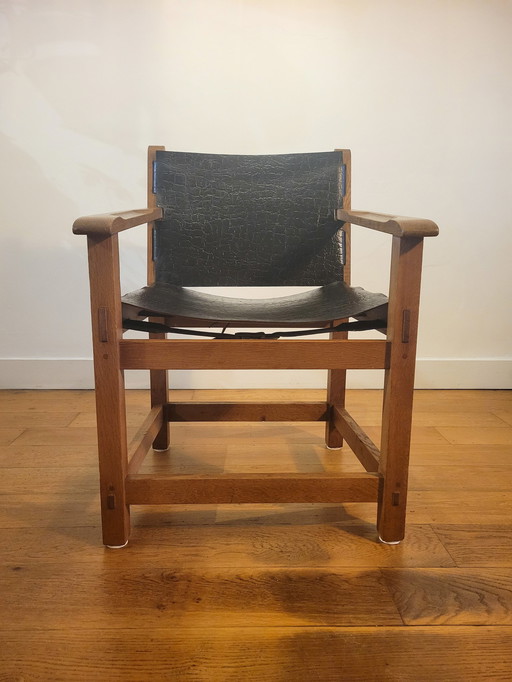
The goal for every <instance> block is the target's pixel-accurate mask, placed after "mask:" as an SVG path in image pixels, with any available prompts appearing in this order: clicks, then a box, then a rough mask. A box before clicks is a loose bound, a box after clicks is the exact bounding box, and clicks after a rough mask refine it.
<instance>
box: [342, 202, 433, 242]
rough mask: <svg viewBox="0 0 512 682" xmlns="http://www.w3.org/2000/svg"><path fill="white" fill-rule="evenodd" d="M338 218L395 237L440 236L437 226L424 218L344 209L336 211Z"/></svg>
mask: <svg viewBox="0 0 512 682" xmlns="http://www.w3.org/2000/svg"><path fill="white" fill-rule="evenodd" d="M336 217H337V219H338V220H343V221H344V222H346V223H351V224H353V225H362V226H363V227H369V228H370V229H371V230H378V231H379V232H387V233H388V234H392V235H394V236H395V237H435V236H436V235H438V234H439V228H438V227H437V225H436V224H435V223H434V222H432V220H425V219H423V218H407V217H406V216H395V215H388V214H387V213H371V212H369V211H345V210H344V209H342V208H339V209H338V210H337V211H336Z"/></svg>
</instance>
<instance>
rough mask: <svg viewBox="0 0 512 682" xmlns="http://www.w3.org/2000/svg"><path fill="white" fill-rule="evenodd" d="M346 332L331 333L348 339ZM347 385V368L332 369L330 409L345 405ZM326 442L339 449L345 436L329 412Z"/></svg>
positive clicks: (331, 448) (328, 383)
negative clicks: (335, 424)
mask: <svg viewBox="0 0 512 682" xmlns="http://www.w3.org/2000/svg"><path fill="white" fill-rule="evenodd" d="M347 337H348V334H347V333H346V332H333V333H331V334H330V335H329V338H331V339H346V338H347ZM346 385H347V370H346V369H330V370H329V372H328V374H327V403H328V405H329V411H330V412H332V409H331V408H332V407H333V406H334V405H336V407H345V389H346ZM325 444H326V446H327V447H328V448H329V449H330V450H338V449H339V448H341V447H343V438H342V436H341V434H340V432H339V431H337V430H336V428H335V427H334V421H333V419H332V417H331V415H330V414H329V418H328V419H327V421H326V422H325Z"/></svg>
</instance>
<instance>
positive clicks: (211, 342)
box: [73, 147, 438, 547]
mask: <svg viewBox="0 0 512 682" xmlns="http://www.w3.org/2000/svg"><path fill="white" fill-rule="evenodd" d="M350 168H351V167H350V152H349V151H348V150H338V151H334V152H327V153H315V154H286V155H274V156H237V155H234V156H228V155H213V154H186V153H178V152H167V151H165V149H164V148H163V147H150V148H149V154H148V207H147V208H144V209H140V210H135V211H125V212H120V213H112V214H105V215H98V216H86V217H82V218H78V219H77V220H76V221H75V223H74V226H73V231H74V233H75V234H79V235H87V242H88V253H89V272H90V290H91V311H92V334H93V348H94V369H95V384H96V404H97V428H98V452H99V466H100V495H101V506H102V525H103V541H104V543H105V544H106V545H107V546H109V547H122V546H124V545H125V544H126V543H127V542H128V538H129V533H130V505H133V504H137V505H140V504H194V503H200V504H207V503H211V504H223V503H230V502H233V503H250V502H261V503H267V502H279V503H287V502H318V503H343V502H358V501H364V502H369V501H372V502H375V503H376V505H377V530H378V536H379V538H380V540H381V541H383V542H386V543H398V542H400V541H401V540H402V539H403V537H404V530H405V514H406V500H407V474H408V459H409V443H410V432H411V418H412V397H413V385H414V367H415V354H416V337H417V326H418V308H419V295H420V279H421V262H422V249H423V239H424V237H429V236H435V235H436V234H437V233H438V228H437V226H436V225H435V223H433V222H432V221H430V220H422V219H416V218H406V217H399V216H392V215H384V214H375V213H368V212H361V211H352V210H351V209H350V186H351V172H350ZM146 223H147V224H148V284H147V286H145V287H142V288H141V289H139V290H138V291H135V292H130V293H128V294H125V295H124V296H122V295H121V290H120V283H119V254H118V233H119V232H121V231H123V230H126V229H129V228H132V227H134V226H136V225H141V224H146ZM351 225H358V226H362V227H364V228H369V229H371V230H377V231H379V232H385V233H387V234H389V235H390V238H391V240H392V250H391V271H390V285H389V293H388V296H385V295H384V294H379V293H372V292H368V291H365V290H364V289H361V288H357V287H351V286H350V229H351V228H350V226H351ZM263 285H265V286H269V285H272V286H287V285H304V286H314V287H316V288H315V289H313V290H311V291H308V292H306V293H303V294H294V295H290V296H279V297H277V298H274V299H261V300H260V299H249V300H248V299H235V298H228V297H225V296H217V295H215V294H213V293H209V294H204V293H199V292H197V291H195V290H194V289H193V287H216V286H263ZM349 318H350V319H352V320H353V321H351V322H350V321H349ZM265 327H266V328H273V329H275V328H278V330H279V331H278V332H272V333H270V334H268V333H265V332H264V331H263V330H264V328H265ZM234 328H235V329H245V330H246V329H256V331H252V332H247V331H243V332H235V333H233V332H232V329H234ZM127 329H136V330H139V331H144V332H147V333H148V338H147V339H125V338H123V333H124V331H126V330H127ZM361 329H378V330H379V331H381V332H382V333H383V337H382V339H372V340H360V339H352V338H350V339H349V338H348V332H349V331H352V330H354V331H357V330H361ZM260 330H261V331H260ZM169 332H174V333H175V334H178V335H180V338H178V339H173V340H170V339H167V338H166V334H167V333H169ZM320 332H323V333H324V334H325V333H326V332H328V333H329V338H328V339H322V340H319V339H316V338H315V336H314V335H315V334H316V333H320ZM298 335H301V336H305V338H300V339H295V338H291V337H294V336H298ZM181 337H183V338H181ZM194 337H197V338H194ZM206 337H208V338H206ZM210 337H211V338H210ZM258 368H262V369H299V368H300V369H317V368H322V369H328V370H329V373H328V386H327V394H326V399H325V401H321V402H302V403H297V404H289V403H284V402H283V403H272V404H271V405H265V404H261V403H223V404H213V403H195V404H194V403H182V404H180V403H170V402H169V397H168V377H167V370H169V369H190V370H202V369H258ZM379 368H380V369H384V370H385V382H384V397H383V421H382V436H381V442H380V447H377V445H375V444H374V443H373V442H372V441H371V440H370V439H369V437H368V436H367V435H366V434H365V433H364V431H363V430H362V429H361V427H360V426H359V425H358V424H357V423H356V421H355V420H354V419H353V418H352V416H351V415H350V414H349V413H348V412H347V410H346V409H345V384H346V381H345V379H346V370H347V369H379ZM127 369H146V370H149V371H150V382H151V410H150V412H149V414H148V416H147V417H146V419H145V421H144V422H143V424H142V425H141V428H140V429H139V431H138V433H137V434H136V435H135V437H134V439H133V440H132V441H131V442H130V443H128V440H127V435H126V413H125V397H124V370H127ZM183 420H191V421H216V420H221V421H224V420H227V421H239V420H243V421H267V420H268V421H270V420H272V421H287V420H299V421H308V420H312V421H323V422H325V424H326V446H327V447H330V448H340V447H341V446H342V444H343V441H346V443H347V444H348V446H349V447H350V448H351V449H352V450H353V452H354V453H355V455H356V456H357V457H358V459H359V460H360V462H361V464H362V469H363V471H362V472H361V473H352V474H331V473H323V472H322V473H294V474H285V473H273V474H258V473H251V474H228V473H225V474H197V475H196V474H194V475H167V474H162V473H153V474H141V473H139V469H140V465H141V463H142V461H143V459H144V457H145V455H146V453H147V452H148V450H149V449H150V448H151V447H153V448H154V449H156V450H160V451H165V450H167V449H168V448H169V445H170V432H169V426H170V425H171V424H172V423H173V422H176V421H183ZM170 456H172V448H171V450H170Z"/></svg>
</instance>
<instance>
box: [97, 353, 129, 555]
mask: <svg viewBox="0 0 512 682" xmlns="http://www.w3.org/2000/svg"><path fill="white" fill-rule="evenodd" d="M95 345H96V344H95ZM102 345H103V344H102ZM97 350H98V351H99V352H95V370H96V420H97V428H98V458H99V468H100V498H101V515H102V527H103V543H104V544H105V545H108V546H109V547H122V546H124V545H125V544H126V543H127V542H128V537H129V534H130V509H129V506H128V505H127V504H126V495H125V476H126V469H127V465H128V445H127V436H126V408H125V394H124V373H123V372H122V370H121V369H120V368H119V365H118V364H117V363H116V359H117V358H116V353H114V354H113V355H112V356H111V355H109V354H107V353H104V352H101V351H102V350H103V349H102V348H98V349H97Z"/></svg>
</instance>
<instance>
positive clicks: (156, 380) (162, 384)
mask: <svg viewBox="0 0 512 682" xmlns="http://www.w3.org/2000/svg"><path fill="white" fill-rule="evenodd" d="M152 336H153V335H152ZM162 336H164V335H162ZM150 385H151V407H155V406H158V405H166V404H167V403H168V402H169V380H168V377H167V371H166V370H151V372H150ZM164 416H165V411H164ZM169 427H170V424H169V422H168V421H167V420H164V423H163V424H162V428H161V429H160V431H159V432H158V434H157V436H156V438H155V440H154V441H153V450H156V451H157V452H166V451H167V450H168V449H169V447H170V444H171V441H170V428H169Z"/></svg>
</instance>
